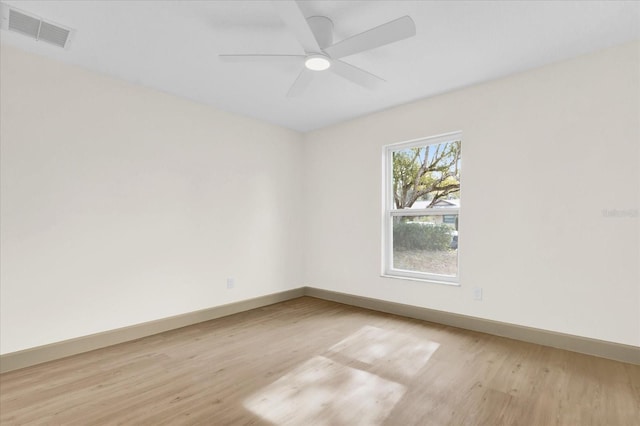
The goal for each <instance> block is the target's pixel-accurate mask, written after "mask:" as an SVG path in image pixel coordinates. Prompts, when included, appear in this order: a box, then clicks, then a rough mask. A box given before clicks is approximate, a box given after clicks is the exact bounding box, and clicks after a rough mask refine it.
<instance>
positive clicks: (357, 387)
mask: <svg viewBox="0 0 640 426" xmlns="http://www.w3.org/2000/svg"><path fill="white" fill-rule="evenodd" d="M404 392H405V387H404V386H403V385H401V384H399V383H395V382H392V381H389V380H386V379H383V378H381V377H379V376H377V375H375V374H371V373H368V372H366V371H363V370H358V369H355V368H351V367H347V366H345V365H343V364H341V363H338V362H335V361H333V360H331V359H328V358H325V357H323V356H316V357H314V358H311V359H310V360H309V361H307V362H305V363H304V364H302V365H300V366H298V367H297V368H296V369H294V370H293V371H291V372H289V373H288V374H286V375H284V376H282V377H281V378H279V379H278V380H276V381H275V382H273V383H272V384H270V385H268V386H267V387H265V388H263V389H262V390H260V391H258V392H257V393H255V394H253V395H252V396H250V397H249V398H247V399H246V400H245V402H244V405H245V407H246V408H247V409H249V410H250V411H252V412H253V413H255V414H256V415H258V416H260V417H262V418H263V419H265V420H268V421H270V422H272V423H275V424H278V425H336V424H348V425H376V424H381V423H382V422H383V421H384V419H385V418H386V417H387V416H388V415H389V413H390V412H391V410H392V409H393V407H394V406H395V405H396V403H397V402H398V401H399V400H400V398H401V397H402V395H403V394H404Z"/></svg>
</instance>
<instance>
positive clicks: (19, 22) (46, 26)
mask: <svg viewBox="0 0 640 426" xmlns="http://www.w3.org/2000/svg"><path fill="white" fill-rule="evenodd" d="M2 9H3V10H2V12H3V13H2V21H3V22H2V28H3V29H7V30H9V31H15V32H17V33H20V34H23V35H26V36H27V37H31V38H33V39H35V40H36V41H44V42H46V43H50V44H53V45H54V46H58V47H62V48H66V47H67V44H68V43H69V38H70V35H71V32H72V31H71V30H70V29H68V28H64V27H61V26H60V25H56V24H53V23H51V22H47V21H44V20H42V19H40V18H39V17H37V16H34V15H30V14H27V13H25V12H23V11H20V10H16V9H14V8H13V7H9V6H7V5H5V4H3V5H2Z"/></svg>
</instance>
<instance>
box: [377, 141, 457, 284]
mask: <svg viewBox="0 0 640 426" xmlns="http://www.w3.org/2000/svg"><path fill="white" fill-rule="evenodd" d="M461 136H462V134H461V133H459V132H456V133H450V134H447V135H441V136H434V137H431V138H426V139H420V140H416V141H410V142H404V143H400V144H393V145H388V146H386V147H385V148H384V168H385V170H384V188H385V199H384V200H385V201H384V202H385V206H384V234H383V235H384V244H383V263H384V271H383V274H384V275H385V276H394V277H403V278H414V279H422V280H429V281H438V282H443V283H449V284H456V283H457V282H458V238H459V235H458V224H459V221H458V214H459V210H460V163H461Z"/></svg>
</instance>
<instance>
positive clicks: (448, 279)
mask: <svg viewBox="0 0 640 426" xmlns="http://www.w3.org/2000/svg"><path fill="white" fill-rule="evenodd" d="M454 141H462V132H461V131H456V132H451V133H445V134H441V135H436V136H430V137H425V138H419V139H413V140H410V141H405V142H399V143H393V144H389V145H385V146H383V149H382V161H383V173H382V179H383V181H382V190H383V194H382V195H383V196H382V202H383V206H382V215H383V217H382V274H381V276H383V277H388V278H401V279H409V280H417V281H424V282H430V283H437V284H446V285H453V286H459V285H460V253H459V248H458V249H456V255H457V272H456V275H455V276H450V275H441V274H434V273H428V272H419V271H409V270H404V269H395V268H394V267H393V218H394V217H400V216H433V215H438V216H444V215H451V214H455V215H458V224H459V222H460V207H451V208H449V207H431V208H425V209H396V208H394V207H395V206H394V200H393V153H394V152H396V151H401V150H403V149H409V148H416V147H422V146H426V145H438V144H442V143H447V142H454ZM460 175H461V177H460V181H462V170H460ZM460 189H461V190H462V185H460ZM458 243H459V240H458Z"/></svg>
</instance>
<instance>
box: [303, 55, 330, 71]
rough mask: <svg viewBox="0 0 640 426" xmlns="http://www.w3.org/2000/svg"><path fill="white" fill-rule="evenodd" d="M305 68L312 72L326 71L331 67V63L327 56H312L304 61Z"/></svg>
mask: <svg viewBox="0 0 640 426" xmlns="http://www.w3.org/2000/svg"><path fill="white" fill-rule="evenodd" d="M304 66H305V67H307V69H310V70H311V71H324V70H326V69H328V68H329V67H330V66H331V61H330V60H329V58H328V57H326V56H325V55H311V56H307V58H306V59H305V60H304Z"/></svg>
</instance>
